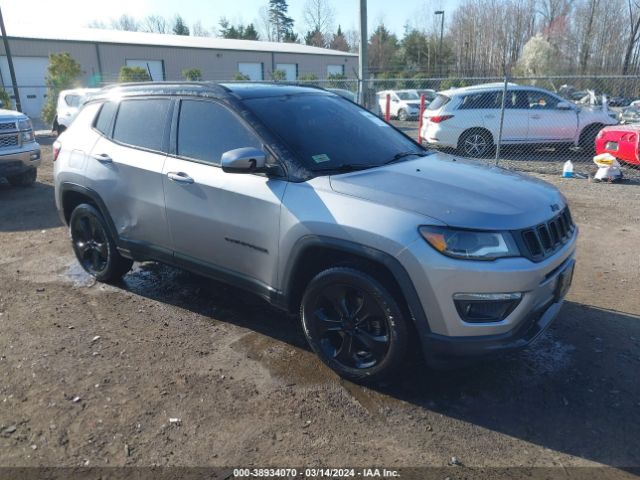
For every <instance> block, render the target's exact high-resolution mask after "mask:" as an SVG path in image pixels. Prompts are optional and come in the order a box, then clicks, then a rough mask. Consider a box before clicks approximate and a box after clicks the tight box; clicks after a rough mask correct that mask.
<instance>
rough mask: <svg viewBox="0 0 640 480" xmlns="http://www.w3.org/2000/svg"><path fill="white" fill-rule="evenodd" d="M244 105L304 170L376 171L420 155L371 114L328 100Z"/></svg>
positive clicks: (310, 97)
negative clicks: (400, 157)
mask: <svg viewBox="0 0 640 480" xmlns="http://www.w3.org/2000/svg"><path fill="white" fill-rule="evenodd" d="M245 104H246V105H247V107H248V108H249V109H250V110H252V111H253V112H254V113H255V115H256V116H257V117H258V118H259V119H260V120H261V121H262V122H263V123H264V124H265V125H266V126H267V128H269V129H270V130H271V131H272V132H273V133H275V134H276V135H277V136H278V137H280V139H281V140H282V141H283V142H284V143H285V144H286V145H287V146H288V147H289V149H290V150H292V152H293V153H295V154H296V156H297V157H298V158H299V160H300V162H302V164H303V166H304V167H306V168H308V169H309V170H314V171H324V170H331V169H343V168H344V167H345V166H357V167H359V168H363V167H376V166H379V165H383V164H385V163H388V162H389V161H392V160H393V159H394V157H395V156H396V155H398V154H399V153H407V152H415V153H417V154H419V155H425V154H426V151H425V150H424V149H423V148H422V147H420V146H419V145H418V144H417V143H415V142H413V141H412V140H411V139H409V138H407V137H406V136H404V135H403V134H401V133H400V132H398V131H397V130H395V129H393V128H392V127H391V126H389V124H387V123H386V122H384V121H383V120H381V119H380V118H378V117H377V116H375V115H373V114H372V113H371V112H369V111H367V110H364V109H362V108H360V107H358V106H357V105H354V104H353V103H351V102H348V101H346V100H344V99H342V98H340V97H335V96H333V95H318V94H305V95H289V96H284V97H275V98H274V97H269V98H253V99H247V100H245ZM408 158H410V157H408Z"/></svg>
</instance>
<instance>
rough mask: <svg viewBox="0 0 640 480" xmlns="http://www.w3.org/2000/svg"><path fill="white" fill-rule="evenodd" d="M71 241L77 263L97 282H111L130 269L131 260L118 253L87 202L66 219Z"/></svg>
mask: <svg viewBox="0 0 640 480" xmlns="http://www.w3.org/2000/svg"><path fill="white" fill-rule="evenodd" d="M69 229H70V231H71V242H72V244H73V251H74V253H75V254H76V258H77V259H78V262H79V263H80V265H81V266H82V268H84V270H85V271H86V272H87V273H88V274H89V275H91V276H93V277H95V278H96V280H98V281H100V282H113V281H116V280H119V279H120V278H122V276H123V275H124V274H125V273H127V272H128V271H129V270H131V266H132V265H133V260H130V259H128V258H124V257H123V256H122V255H120V253H119V252H118V249H117V248H116V244H115V241H114V239H113V238H112V237H111V235H110V234H109V229H108V227H107V224H106V222H105V220H104V218H103V217H102V215H101V214H100V212H99V211H98V210H97V209H96V208H95V207H93V206H92V205H89V204H87V203H82V204H80V205H78V206H77V207H76V208H75V209H74V210H73V212H72V213H71V219H70V220H69Z"/></svg>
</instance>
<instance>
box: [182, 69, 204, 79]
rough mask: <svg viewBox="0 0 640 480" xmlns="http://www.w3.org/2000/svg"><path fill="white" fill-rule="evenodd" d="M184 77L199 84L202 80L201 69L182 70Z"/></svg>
mask: <svg viewBox="0 0 640 480" xmlns="http://www.w3.org/2000/svg"><path fill="white" fill-rule="evenodd" d="M182 76H183V77H184V79H185V80H189V81H190V82H199V81H200V80H202V70H200V69H199V68H187V69H185V70H182Z"/></svg>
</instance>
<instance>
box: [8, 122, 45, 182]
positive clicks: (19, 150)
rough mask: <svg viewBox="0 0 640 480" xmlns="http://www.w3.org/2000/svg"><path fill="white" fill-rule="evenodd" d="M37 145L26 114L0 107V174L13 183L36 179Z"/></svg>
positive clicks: (38, 163)
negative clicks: (0, 108)
mask: <svg viewBox="0 0 640 480" xmlns="http://www.w3.org/2000/svg"><path fill="white" fill-rule="evenodd" d="M39 166H40V145H38V143H37V142H36V137H35V134H34V132H33V125H32V124H31V120H30V119H29V117H27V116H26V115H24V114H23V113H20V112H16V111H13V110H0V177H5V178H6V179H7V181H8V182H9V183H10V184H11V185H14V186H19V187H27V186H29V185H31V184H33V182H35V181H36V177H37V175H38V174H37V170H38V167H39Z"/></svg>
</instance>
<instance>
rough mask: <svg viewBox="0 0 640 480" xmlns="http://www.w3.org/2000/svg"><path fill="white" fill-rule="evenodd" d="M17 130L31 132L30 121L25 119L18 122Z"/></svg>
mask: <svg viewBox="0 0 640 480" xmlns="http://www.w3.org/2000/svg"><path fill="white" fill-rule="evenodd" d="M18 130H33V125H32V124H31V120H29V119H28V118H27V119H25V120H20V121H18Z"/></svg>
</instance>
